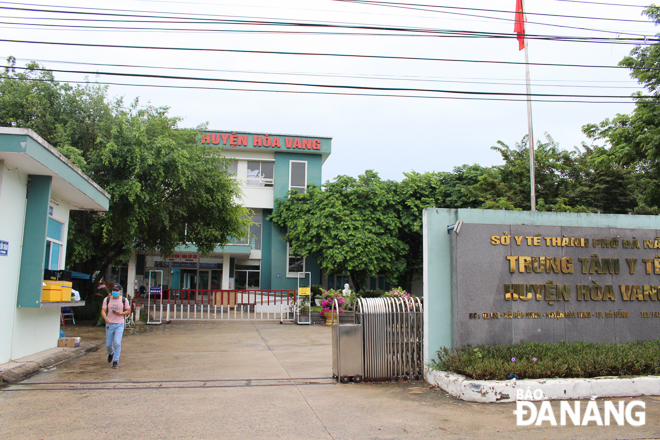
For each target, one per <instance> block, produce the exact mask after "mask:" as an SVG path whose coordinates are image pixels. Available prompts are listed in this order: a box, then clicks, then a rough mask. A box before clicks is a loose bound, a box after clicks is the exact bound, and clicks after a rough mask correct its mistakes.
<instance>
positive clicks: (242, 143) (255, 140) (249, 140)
mask: <svg viewBox="0 0 660 440" xmlns="http://www.w3.org/2000/svg"><path fill="white" fill-rule="evenodd" d="M201 143H202V144H203V145H208V146H217V147H224V148H227V149H229V148H237V147H238V148H265V149H273V148H276V149H278V150H279V151H288V152H300V150H304V151H318V152H323V153H329V152H330V151H329V148H328V146H327V145H324V143H322V141H321V138H310V137H304V136H280V135H269V134H263V135H261V134H253V133H235V132H232V133H203V134H202V138H201ZM324 147H325V148H324Z"/></svg>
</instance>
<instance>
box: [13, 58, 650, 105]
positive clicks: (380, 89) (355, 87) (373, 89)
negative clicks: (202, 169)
mask: <svg viewBox="0 0 660 440" xmlns="http://www.w3.org/2000/svg"><path fill="white" fill-rule="evenodd" d="M3 67H4V68H5V69H8V68H12V69H20V70H31V71H40V72H58V73H74V74H80V75H108V76H122V77H129V78H150V79H171V80H178V81H206V82H221V83H238V84H255V85H262V86H273V85H274V86H291V87H311V88H322V89H348V90H365V91H370V92H408V93H410V92H417V93H444V94H456V95H468V96H469V95H474V96H491V95H492V96H512V97H527V96H534V97H542V98H548V97H556V98H603V99H631V97H630V95H575V94H570V95H568V94H556V93H532V94H527V93H518V92H481V91H474V90H443V89H423V88H404V87H376V86H358V85H346V84H310V83H295V82H281V81H255V80H246V79H227V78H203V77H190V76H173V75H155V74H146V73H121V72H92V71H84V70H63V69H43V68H27V67H15V66H3ZM638 98H653V96H638Z"/></svg>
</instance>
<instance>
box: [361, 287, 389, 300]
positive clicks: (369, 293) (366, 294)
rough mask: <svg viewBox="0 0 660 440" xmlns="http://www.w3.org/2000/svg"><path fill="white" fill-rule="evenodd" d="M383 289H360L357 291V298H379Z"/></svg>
mask: <svg viewBox="0 0 660 440" xmlns="http://www.w3.org/2000/svg"><path fill="white" fill-rule="evenodd" d="M383 293H384V292H383V291H382V290H380V289H377V290H362V291H360V292H358V294H357V296H358V297H359V298H380V297H381V296H383Z"/></svg>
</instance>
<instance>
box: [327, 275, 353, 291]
mask: <svg viewBox="0 0 660 440" xmlns="http://www.w3.org/2000/svg"><path fill="white" fill-rule="evenodd" d="M344 284H350V283H349V282H348V275H329V276H328V289H337V290H343V289H344Z"/></svg>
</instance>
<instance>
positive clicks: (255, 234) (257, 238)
mask: <svg viewBox="0 0 660 440" xmlns="http://www.w3.org/2000/svg"><path fill="white" fill-rule="evenodd" d="M252 223H253V224H251V225H250V227H249V228H248V232H249V234H246V236H245V237H238V238H236V241H235V242H234V243H235V244H249V245H250V246H252V249H254V250H255V251H259V250H261V227H262V225H263V217H262V216H261V214H255V215H253V216H252Z"/></svg>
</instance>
